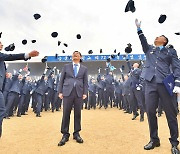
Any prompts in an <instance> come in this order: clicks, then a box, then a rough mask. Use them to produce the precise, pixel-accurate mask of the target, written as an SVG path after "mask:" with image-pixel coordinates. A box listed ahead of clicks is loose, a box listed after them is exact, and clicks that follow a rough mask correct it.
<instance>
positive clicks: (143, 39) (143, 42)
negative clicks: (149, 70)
mask: <svg viewBox="0 0 180 154" xmlns="http://www.w3.org/2000/svg"><path fill="white" fill-rule="evenodd" d="M135 24H136V27H137V31H138V32H137V33H138V35H139V39H140V41H141V45H142V49H143V52H144V53H146V52H147V51H148V50H149V44H148V42H147V39H146V37H145V36H144V34H143V32H142V30H141V21H138V19H136V20H135Z"/></svg>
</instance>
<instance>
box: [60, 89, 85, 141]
mask: <svg viewBox="0 0 180 154" xmlns="http://www.w3.org/2000/svg"><path fill="white" fill-rule="evenodd" d="M82 100H83V99H82V97H78V95H77V92H76V89H75V88H73V90H72V92H71V94H70V95H69V96H64V97H63V117H62V124H61V133H62V134H63V136H64V137H67V138H68V137H69V136H70V134H69V123H70V114H71V110H72V107H74V133H73V136H74V137H76V136H78V135H79V131H80V130H81V107H82Z"/></svg>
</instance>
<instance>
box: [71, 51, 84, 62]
mask: <svg viewBox="0 0 180 154" xmlns="http://www.w3.org/2000/svg"><path fill="white" fill-rule="evenodd" d="M76 52H77V53H79V55H80V56H81V57H82V55H81V53H80V52H79V51H74V52H73V54H74V53H76ZM82 62H83V60H82V59H80V63H82Z"/></svg>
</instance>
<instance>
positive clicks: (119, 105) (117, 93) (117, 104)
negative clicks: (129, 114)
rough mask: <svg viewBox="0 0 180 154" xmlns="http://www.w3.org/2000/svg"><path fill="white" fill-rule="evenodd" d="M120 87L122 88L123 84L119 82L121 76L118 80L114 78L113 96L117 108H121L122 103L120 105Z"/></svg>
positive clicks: (121, 97)
mask: <svg viewBox="0 0 180 154" xmlns="http://www.w3.org/2000/svg"><path fill="white" fill-rule="evenodd" d="M122 89H123V84H122V82H121V78H119V80H115V90H114V91H115V96H116V97H115V98H116V107H117V108H118V107H119V109H122V107H123V105H122V99H123V96H122Z"/></svg>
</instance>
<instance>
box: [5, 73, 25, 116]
mask: <svg viewBox="0 0 180 154" xmlns="http://www.w3.org/2000/svg"><path fill="white" fill-rule="evenodd" d="M22 78H23V77H22V75H21V74H20V72H19V73H15V74H14V76H13V77H12V85H11V87H10V89H9V94H8V97H7V104H6V115H5V117H6V119H9V116H11V115H13V109H14V107H15V108H16V106H18V103H19V96H20V94H21V89H22V87H23V84H24V79H23V80H22Z"/></svg>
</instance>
